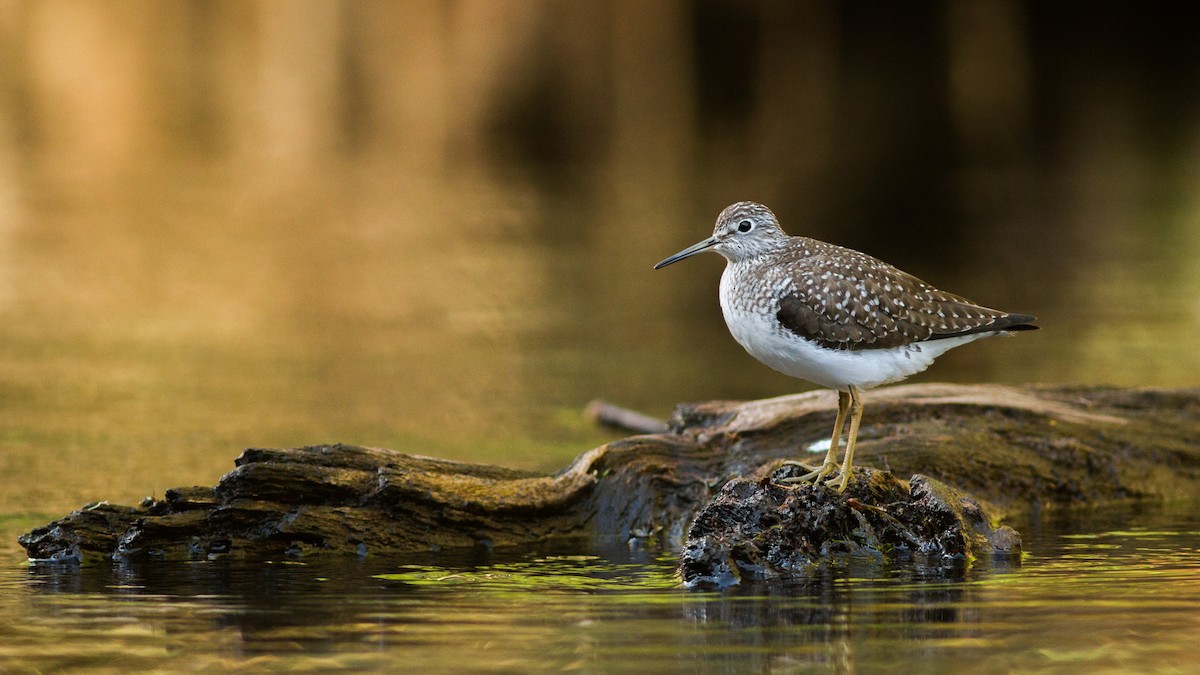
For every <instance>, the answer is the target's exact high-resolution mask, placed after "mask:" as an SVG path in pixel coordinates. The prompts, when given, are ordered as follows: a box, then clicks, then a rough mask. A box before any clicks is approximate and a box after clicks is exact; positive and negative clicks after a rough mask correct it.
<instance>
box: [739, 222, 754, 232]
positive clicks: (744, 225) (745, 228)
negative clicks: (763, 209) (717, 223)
mask: <svg viewBox="0 0 1200 675" xmlns="http://www.w3.org/2000/svg"><path fill="white" fill-rule="evenodd" d="M737 229H738V232H749V231H750V230H753V229H754V223H752V222H750V221H749V220H743V221H742V222H740V223H738V228H737Z"/></svg>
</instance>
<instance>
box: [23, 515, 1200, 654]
mask: <svg viewBox="0 0 1200 675" xmlns="http://www.w3.org/2000/svg"><path fill="white" fill-rule="evenodd" d="M1135 523H1136V524H1135ZM1016 525H1017V526H1018V527H1020V529H1021V530H1022V531H1023V532H1024V533H1025V535H1026V546H1027V548H1028V555H1027V556H1026V557H1025V558H1024V560H1020V561H1011V560H1010V561H1006V562H992V561H979V562H977V563H975V564H974V565H973V566H971V567H969V568H952V569H923V568H919V567H914V566H911V565H908V566H904V565H902V566H899V567H887V568H882V567H877V566H874V565H873V564H871V563H867V562H864V563H862V564H861V565H854V564H852V565H850V566H849V567H844V568H838V569H831V570H827V571H825V572H823V573H821V574H819V575H817V576H815V577H814V578H812V579H809V580H806V581H803V582H796V583H790V584H773V585H759V586H751V587H746V588H737V589H734V590H730V591H726V592H690V591H685V590H683V589H681V588H680V586H679V580H678V578H677V577H676V576H675V574H674V564H675V554H674V552H671V551H644V550H636V551H630V550H629V549H627V548H625V547H623V546H621V545H619V544H611V545H609V544H606V543H605V542H581V543H580V544H579V545H578V547H575V548H573V547H565V548H558V549H557V550H555V551H552V552H551V551H536V550H515V551H504V552H496V553H494V554H492V555H489V556H486V557H474V558H472V557H470V556H451V555H442V556H437V557H416V558H406V559H375V558H370V559H366V560H314V561H302V562H290V563H277V564H266V565H248V564H245V563H236V562H227V561H217V562H206V561H195V562H177V563H169V564H162V563H155V564H152V565H148V566H145V567H138V566H134V567H125V566H107V565H100V566H95V567H85V568H82V569H79V568H69V569H62V568H53V567H51V568H40V567H34V568H26V567H23V566H21V565H19V564H17V563H16V561H14V560H13V559H12V558H11V557H9V558H8V559H7V562H6V563H5V564H4V565H3V567H2V568H0V594H2V595H3V597H4V600H3V602H2V603H0V670H8V669H12V670H13V671H14V672H21V671H23V670H29V671H42V672H44V671H52V670H60V669H63V668H80V667H83V668H88V669H95V670H99V671H114V672H115V671H128V670H143V669H147V670H159V671H173V670H185V669H186V670H193V669H205V670H217V669H230V668H232V669H252V670H322V671H326V670H353V669H377V670H394V671H405V672H421V671H433V672H447V671H455V672H545V671H551V672H555V671H580V672H697V671H698V672H767V671H769V672H792V671H804V670H810V669H811V670H822V671H826V670H827V671H832V672H897V671H900V672H915V671H920V672H972V673H989V672H1014V671H1016V672H1098V671H1099V672H1194V671H1195V670H1196V669H1197V668H1200V658H1198V657H1197V656H1196V654H1195V649H1194V647H1195V644H1194V641H1195V636H1196V635H1197V634H1198V631H1200V612H1198V611H1197V607H1200V517H1198V516H1197V510H1196V508H1195V505H1178V506H1177V507H1172V508H1161V507H1159V508H1150V509H1146V508H1141V509H1131V508H1122V509H1116V508H1114V509H1106V510H1101V511H1092V512H1086V513H1076V514H1072V513H1059V514H1056V515H1055V516H1054V517H1053V518H1047V519H1045V520H1043V521H1041V522H1031V521H1029V520H1024V521H1021V522H1017V523H1016Z"/></svg>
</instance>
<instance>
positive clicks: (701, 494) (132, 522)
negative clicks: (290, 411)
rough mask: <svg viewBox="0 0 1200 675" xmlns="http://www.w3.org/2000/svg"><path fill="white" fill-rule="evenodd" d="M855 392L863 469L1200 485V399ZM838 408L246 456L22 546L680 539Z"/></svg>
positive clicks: (751, 406)
mask: <svg viewBox="0 0 1200 675" xmlns="http://www.w3.org/2000/svg"><path fill="white" fill-rule="evenodd" d="M864 398H865V404H866V414H865V416H864V418H863V426H862V429H861V431H860V434H859V445H858V451H857V454H856V460H857V463H858V464H859V465H861V466H874V467H878V468H883V469H887V470H890V471H891V472H893V473H894V474H896V475H898V476H909V475H912V474H924V475H927V476H930V477H933V478H935V479H937V480H940V481H943V482H945V483H947V484H949V485H951V486H954V487H956V488H957V489H959V490H961V491H963V492H965V493H968V494H971V495H973V496H974V497H975V498H976V499H978V500H979V501H980V502H983V503H985V504H987V505H989V506H990V507H991V508H992V509H995V510H998V511H999V512H1010V513H1011V512H1014V511H1017V510H1026V509H1039V508H1044V507H1049V506H1056V505H1067V504H1098V503H1104V502H1111V501H1114V500H1125V499H1135V498H1168V499H1169V498H1173V497H1182V496H1191V495H1195V494H1196V493H1197V491H1198V490H1200V390H1196V389H1186V390H1163V389H1114V388H1095V387H1092V388H1085V387H1063V386H1024V387H1005V386H994V385H983V386H960V385H942V384H922V385H907V386H898V387H891V388H885V389H880V390H876V391H872V392H868V393H867V394H866V396H865V397H864ZM835 409H836V401H835V398H834V395H833V394H832V392H810V393H806V394H799V395H795V396H787V397H782V398H776V399H769V400H763V401H751V402H745V403H737V402H709V403H702V404H690V405H683V406H680V407H679V409H678V410H676V412H675V414H674V416H673V417H672V419H671V421H670V431H669V432H667V433H661V434H649V435H641V436H633V437H630V438H626V439H624V440H620V441H616V442H614V443H609V444H608V445H605V446H602V447H599V448H596V449H594V450H590V451H588V452H585V453H584V454H582V455H580V456H579V457H578V458H577V459H576V460H575V461H574V462H572V463H571V465H570V466H568V467H566V468H565V469H563V470H561V471H559V472H557V473H554V474H549V475H544V474H537V473H533V472H526V471H517V470H512V469H506V468H501V467H496V466H485V465H479V464H467V463H461V462H452V461H447V460H440V459H432V458H429V457H421V456H414V455H407V454H402V453H397V452H392V451H389V450H383V449H376V448H362V447H355V446H348V445H322V446H313V447H306V448H296V449H250V450H246V451H244V452H243V453H242V455H241V456H240V457H238V458H237V460H236V461H235V464H236V468H235V469H234V470H233V471H231V472H230V473H229V474H227V475H225V476H224V477H223V478H222V479H221V481H220V482H219V483H218V484H217V485H216V486H215V487H190V488H176V489H172V490H167V491H166V493H165V496H164V498H163V499H158V500H155V499H147V500H145V501H143V503H142V504H140V505H139V506H133V507H129V506H114V505H110V504H108V503H99V504H91V505H88V506H86V507H84V508H82V509H80V510H78V511H75V512H74V513H71V514H69V515H67V516H65V517H64V518H62V519H60V520H57V521H54V522H52V523H50V524H48V525H46V526H44V527H40V528H37V529H35V530H33V531H32V532H30V533H28V534H25V535H22V536H21V538H20V542H21V544H22V545H23V546H25V548H26V549H27V551H28V554H29V556H30V557H31V558H33V559H42V560H46V559H51V560H53V559H59V560H62V559H86V558H94V557H99V556H111V557H115V558H136V557H142V556H154V555H172V556H174V555H191V556H213V555H244V556H267V557H282V556H287V555H298V554H304V553H308V552H312V551H332V552H346V553H356V554H360V555H363V554H368V553H372V554H374V553H391V552H407V551H425V550H437V549H441V548H447V547H454V548H461V547H485V548H486V547H492V546H504V545H513V544H524V543H530V542H535V541H545V540H551V539H555V538H567V537H581V536H585V537H586V536H596V535H600V536H615V537H620V538H622V539H633V540H638V539H657V540H661V541H664V542H666V543H668V544H670V545H679V544H680V543H681V542H682V541H683V536H684V533H685V532H686V530H687V527H688V525H689V523H690V521H691V520H692V518H693V517H694V516H695V514H696V513H697V512H698V511H699V510H700V508H701V507H702V506H703V505H704V504H705V503H706V502H708V501H709V499H710V498H711V497H712V496H713V495H714V494H716V492H717V491H718V490H719V489H720V488H721V487H722V486H723V485H724V484H725V483H726V482H728V481H729V480H730V479H731V478H735V477H739V476H740V477H748V478H750V479H752V480H754V479H759V478H762V477H764V476H767V475H769V474H770V472H771V471H773V470H775V469H776V468H778V467H779V463H780V460H783V459H794V458H798V457H802V455H804V454H806V452H805V449H806V448H807V447H808V446H809V445H810V444H812V443H813V442H814V441H818V440H821V439H824V438H826V437H827V435H828V434H829V431H830V427H831V426H832V424H833V418H834V412H835ZM811 456H812V457H814V458H818V459H819V455H811Z"/></svg>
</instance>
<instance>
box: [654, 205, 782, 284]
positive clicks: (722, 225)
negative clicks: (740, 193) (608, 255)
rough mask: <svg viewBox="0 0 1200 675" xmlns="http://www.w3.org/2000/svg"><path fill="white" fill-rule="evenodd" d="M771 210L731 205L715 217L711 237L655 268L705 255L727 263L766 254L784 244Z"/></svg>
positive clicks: (760, 207) (759, 206) (761, 206)
mask: <svg viewBox="0 0 1200 675" xmlns="http://www.w3.org/2000/svg"><path fill="white" fill-rule="evenodd" d="M787 238H788V237H787V235H786V234H784V233H783V230H781V229H780V228H779V221H778V220H776V218H775V214H774V213H771V209H768V208H767V207H765V206H763V205H762V204H759V203H757V202H738V203H736V204H731V205H729V206H727V207H726V208H725V210H724V211H722V212H721V215H719V216H717V225H716V227H714V228H713V233H712V236H711V237H709V238H708V239H705V240H704V241H701V242H698V243H696V244H694V245H692V246H689V247H687V248H685V249H683V250H682V251H680V252H679V253H676V254H675V255H673V256H671V257H670V258H667V259H666V260H664V261H662V262H660V263H658V264H657V265H655V266H654V269H656V270H657V269H661V268H663V267H666V266H667V265H670V264H671V263H675V262H679V261H680V260H683V259H684V258H689V257H691V256H694V255H696V254H697V253H701V252H704V251H709V250H712V251H716V252H717V253H720V254H721V255H723V256H725V258H726V259H727V260H729V261H730V262H738V261H740V260H748V259H750V258H754V257H756V256H759V255H762V254H764V253H769V252H771V251H773V250H775V249H777V248H779V247H780V246H782V245H783V244H784V243H786V242H787Z"/></svg>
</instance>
